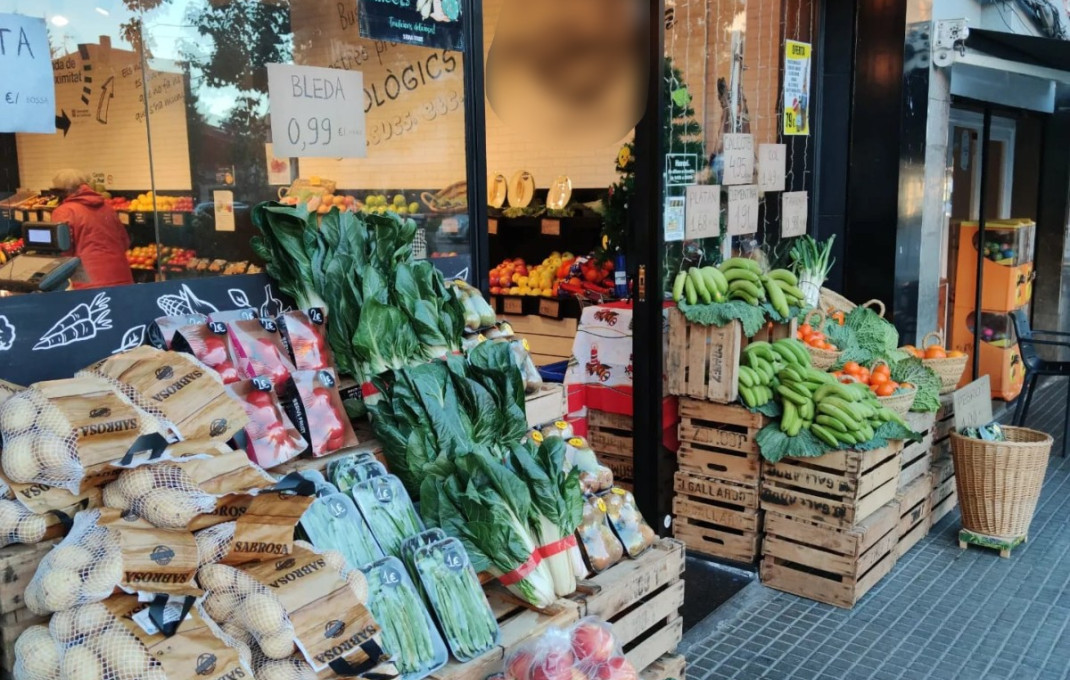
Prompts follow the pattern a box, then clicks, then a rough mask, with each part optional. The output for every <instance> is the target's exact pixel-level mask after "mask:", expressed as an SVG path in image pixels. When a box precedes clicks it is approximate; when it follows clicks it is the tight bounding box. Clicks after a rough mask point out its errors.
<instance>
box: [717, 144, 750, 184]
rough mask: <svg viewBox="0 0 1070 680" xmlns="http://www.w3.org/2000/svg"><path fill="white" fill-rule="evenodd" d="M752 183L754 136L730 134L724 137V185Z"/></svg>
mask: <svg viewBox="0 0 1070 680" xmlns="http://www.w3.org/2000/svg"><path fill="white" fill-rule="evenodd" d="M753 181H754V135H749V134H741V133H732V134H727V135H725V136H724V179H723V182H724V183H725V184H750V183H751V182H753Z"/></svg>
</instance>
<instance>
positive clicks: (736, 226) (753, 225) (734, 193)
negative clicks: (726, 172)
mask: <svg viewBox="0 0 1070 680" xmlns="http://www.w3.org/2000/svg"><path fill="white" fill-rule="evenodd" d="M756 231H758V185H757V184H747V185H745V186H740V187H728V235H729V236H740V235H742V234H753V233H754V232H756Z"/></svg>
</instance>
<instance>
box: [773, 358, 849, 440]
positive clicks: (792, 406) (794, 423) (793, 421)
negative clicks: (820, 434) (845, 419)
mask: <svg viewBox="0 0 1070 680" xmlns="http://www.w3.org/2000/svg"><path fill="white" fill-rule="evenodd" d="M807 357H809V354H807ZM777 378H779V379H780V386H779V387H777V394H779V395H780V399H781V403H782V406H783V414H782V415H781V417H780V430H781V431H782V432H783V433H784V434H786V435H788V436H789V437H794V436H796V435H797V434H799V433H800V432H801V431H802V430H803V429H805V428H810V427H812V426H813V423H814V420H815V418H817V416H818V412H817V404H816V402H815V401H814V393H815V392H816V391H818V390H819V389H822V388H824V387H825V386H827V385H832V384H837V383H836V377H835V376H834V375H832V374H831V373H826V372H825V371H820V370H818V369H816V368H811V367H809V366H807V367H806V368H800V367H797V366H787V367H785V368H783V369H781V370H780V372H778V373H777Z"/></svg>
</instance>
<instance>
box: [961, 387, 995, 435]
mask: <svg viewBox="0 0 1070 680" xmlns="http://www.w3.org/2000/svg"><path fill="white" fill-rule="evenodd" d="M951 401H952V403H954V405H955V421H954V422H955V431H956V432H961V431H962V430H963V429H964V428H967V427H981V426H982V425H987V424H989V423H991V422H992V383H991V381H990V379H989V377H988V376H987V375H982V376H981V377H980V378H978V379H977V380H974V381H973V382H972V383H970V384H969V385H966V386H965V387H963V388H961V389H958V390H956V391H955V393H954V394H952V395H951Z"/></svg>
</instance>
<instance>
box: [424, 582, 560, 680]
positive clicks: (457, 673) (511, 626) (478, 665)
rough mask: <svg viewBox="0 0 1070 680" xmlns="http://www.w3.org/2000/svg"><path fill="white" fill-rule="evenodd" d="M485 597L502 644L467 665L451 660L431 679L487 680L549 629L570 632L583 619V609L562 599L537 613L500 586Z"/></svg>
mask: <svg viewBox="0 0 1070 680" xmlns="http://www.w3.org/2000/svg"><path fill="white" fill-rule="evenodd" d="M486 593H487V600H488V601H489V602H490V606H491V609H492V610H493V611H494V615H495V616H496V617H497V619H498V626H499V627H500V628H501V632H502V637H501V644H499V645H498V646H496V647H494V648H493V649H491V650H490V651H488V652H486V653H484V654H482V655H480V656H478V657H476V658H475V659H472V660H471V661H468V662H466V663H461V662H459V661H457V660H456V659H451V660H450V662H449V663H448V664H446V665H445V666H443V667H442V668H441V669H439V670H437V671H435V672H434V673H432V674H431V675H430V676H428V677H430V678H433V679H435V680H486V678H488V677H489V676H491V675H494V674H495V673H501V672H502V671H503V670H504V665H505V657H506V656H508V655H509V654H510V653H511V652H512V651H513V650H514V649H516V648H517V647H520V646H521V645H523V644H524V643H525V642H527V641H528V640H531V639H532V638H537V637H539V636H541V635H542V634H543V633H545V632H546V631H547V630H548V629H550V628H567V627H568V626H570V625H572V624H573V623H575V622H576V621H577V620H579V618H580V607H579V605H578V604H577V603H575V602H573V601H572V600H568V599H559V600H557V601H556V602H554V604H553V605H552V606H551V607H550V608H549V609H547V610H545V611H538V610H535V609H529V608H527V607H524V606H521V605H520V604H517V602H516V600H515V598H513V597H512V596H510V595H509V594H508V592H507V591H506V590H505V589H504V588H502V587H501V586H498V585H490V586H487V587H486Z"/></svg>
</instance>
